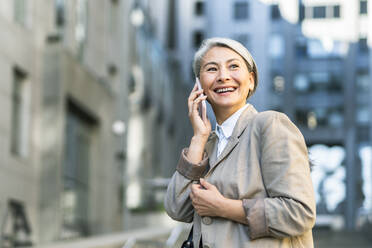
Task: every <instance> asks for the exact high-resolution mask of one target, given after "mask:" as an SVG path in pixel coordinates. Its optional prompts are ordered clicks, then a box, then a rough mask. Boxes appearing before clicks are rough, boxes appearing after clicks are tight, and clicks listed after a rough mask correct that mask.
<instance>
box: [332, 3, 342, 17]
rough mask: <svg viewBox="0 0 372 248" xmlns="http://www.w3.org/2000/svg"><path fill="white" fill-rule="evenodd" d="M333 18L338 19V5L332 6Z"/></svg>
mask: <svg viewBox="0 0 372 248" xmlns="http://www.w3.org/2000/svg"><path fill="white" fill-rule="evenodd" d="M333 18H340V5H335V6H333Z"/></svg>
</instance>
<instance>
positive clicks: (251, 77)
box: [249, 71, 255, 92]
mask: <svg viewBox="0 0 372 248" xmlns="http://www.w3.org/2000/svg"><path fill="white" fill-rule="evenodd" d="M254 79H255V74H254V72H253V71H251V72H250V73H249V91H250V92H251V91H253V90H254V85H255V81H254Z"/></svg>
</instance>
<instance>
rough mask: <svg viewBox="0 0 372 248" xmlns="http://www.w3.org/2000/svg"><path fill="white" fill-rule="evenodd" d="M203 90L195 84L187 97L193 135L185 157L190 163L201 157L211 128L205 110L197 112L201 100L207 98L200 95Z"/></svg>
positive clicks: (196, 161)
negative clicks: (200, 112)
mask: <svg viewBox="0 0 372 248" xmlns="http://www.w3.org/2000/svg"><path fill="white" fill-rule="evenodd" d="M202 93H203V90H198V87H197V85H196V84H195V86H194V88H193V89H192V91H191V93H190V96H189V98H188V102H187V103H188V107H189V118H190V121H191V125H192V128H193V129H194V136H193V137H192V139H191V142H190V146H189V149H188V152H187V158H188V160H189V161H190V162H191V163H194V164H198V163H199V162H200V161H201V160H202V159H203V154H204V147H205V144H206V143H207V141H208V137H209V134H210V132H211V130H212V126H211V122H210V121H209V120H208V118H207V110H206V109H205V110H204V111H203V113H202V117H201V116H200V114H199V110H198V106H199V103H200V102H201V101H202V100H205V99H207V96H202V95H201V94H202Z"/></svg>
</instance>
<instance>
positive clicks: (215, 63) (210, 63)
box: [202, 58, 240, 68]
mask: <svg viewBox="0 0 372 248" xmlns="http://www.w3.org/2000/svg"><path fill="white" fill-rule="evenodd" d="M234 60H237V61H239V62H240V60H239V59H238V58H231V59H229V60H227V61H226V63H230V62H231V61H234ZM207 65H218V63H217V62H214V61H210V62H208V63H206V64H204V65H203V67H202V68H204V67H206V66H207Z"/></svg>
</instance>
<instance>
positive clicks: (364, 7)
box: [359, 0, 368, 15]
mask: <svg viewBox="0 0 372 248" xmlns="http://www.w3.org/2000/svg"><path fill="white" fill-rule="evenodd" d="M359 14H360V15H366V14H368V1H367V0H360V1H359Z"/></svg>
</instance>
